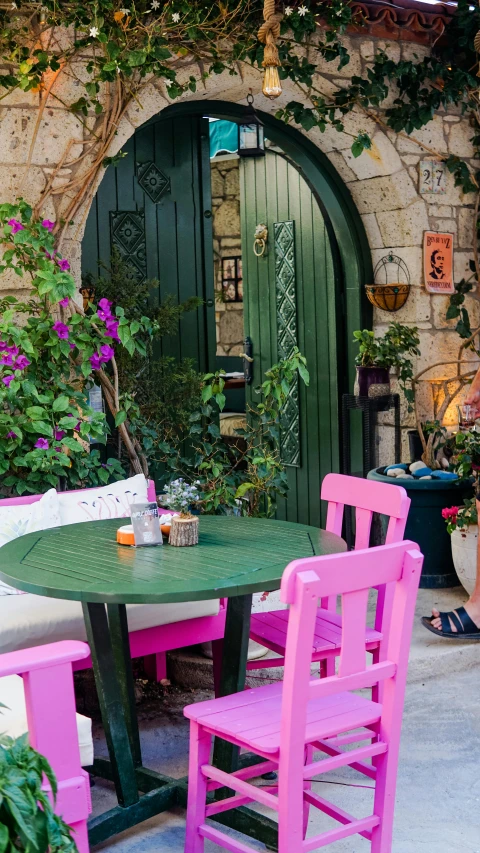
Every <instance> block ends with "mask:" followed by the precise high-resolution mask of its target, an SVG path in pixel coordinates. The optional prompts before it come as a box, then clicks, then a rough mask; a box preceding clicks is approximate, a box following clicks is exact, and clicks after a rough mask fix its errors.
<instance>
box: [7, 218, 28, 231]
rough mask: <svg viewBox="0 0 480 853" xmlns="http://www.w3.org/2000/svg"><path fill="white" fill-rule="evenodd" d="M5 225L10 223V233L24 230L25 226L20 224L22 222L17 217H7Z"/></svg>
mask: <svg viewBox="0 0 480 853" xmlns="http://www.w3.org/2000/svg"><path fill="white" fill-rule="evenodd" d="M7 225H10V227H11V229H12V234H16V233H17V232H18V231H24V230H25V226H24V225H22V223H21V222H19V221H18V219H9V220H8V222H7Z"/></svg>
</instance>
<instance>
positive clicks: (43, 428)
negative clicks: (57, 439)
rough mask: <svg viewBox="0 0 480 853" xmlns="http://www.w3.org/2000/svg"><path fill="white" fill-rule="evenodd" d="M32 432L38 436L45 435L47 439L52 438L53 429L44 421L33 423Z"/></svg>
mask: <svg viewBox="0 0 480 853" xmlns="http://www.w3.org/2000/svg"><path fill="white" fill-rule="evenodd" d="M33 426H34V428H35V429H34V432H35V433H38V434H39V435H46V436H47V437H48V438H51V437H52V436H53V429H52V427H51V426H50V424H47V423H45V421H35V422H34V424H33Z"/></svg>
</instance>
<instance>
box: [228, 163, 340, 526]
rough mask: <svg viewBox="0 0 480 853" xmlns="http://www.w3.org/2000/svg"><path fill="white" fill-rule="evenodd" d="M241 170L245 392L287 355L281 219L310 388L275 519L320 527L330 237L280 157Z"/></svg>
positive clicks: (327, 421)
mask: <svg viewBox="0 0 480 853" xmlns="http://www.w3.org/2000/svg"><path fill="white" fill-rule="evenodd" d="M240 176H241V217H242V258H243V268H244V304H245V329H246V334H248V335H250V337H251V338H252V341H253V355H254V359H255V360H254V380H253V383H252V386H250V388H249V389H248V390H247V395H248V401H249V402H250V403H251V404H254V403H255V399H256V397H255V395H254V391H253V389H254V387H255V386H256V385H258V384H259V383H260V382H261V381H262V378H263V374H264V373H265V370H267V369H268V368H269V367H270V366H271V365H272V364H273V363H274V362H275V361H277V360H278V358H281V357H282V356H283V355H284V354H285V351H286V343H285V341H286V340H287V339H288V340H289V344H288V346H290V345H291V343H292V340H291V335H287V336H285V335H284V334H283V332H284V329H283V327H282V323H281V322H280V332H279V316H278V302H277V293H278V281H277V277H278V257H279V256H278V251H277V252H276V251H275V231H276V230H277V233H278V224H279V223H287V222H293V223H294V226H293V228H294V231H295V241H294V264H293V265H294V267H295V275H294V278H295V288H294V290H295V303H296V328H295V337H296V339H297V341H298V347H299V349H300V350H301V352H302V353H303V354H304V355H305V356H306V358H307V362H308V368H309V371H310V386H309V388H308V389H306V388H305V387H304V386H303V384H302V383H300V385H299V389H298V391H299V393H298V416H299V424H300V428H299V434H298V439H299V447H298V457H297V460H296V463H297V464H298V467H293V466H292V465H288V467H287V476H288V483H289V493H288V498H287V500H286V501H280V502H279V506H278V512H277V517H278V518H282V519H287V520H289V521H298V522H302V523H309V524H312V525H319V524H320V522H321V507H320V499H319V495H320V486H321V481H322V479H323V477H324V476H325V474H327V473H328V472H329V471H335V470H338V467H339V447H338V442H339V440H338V375H337V346H338V342H337V334H336V328H337V299H338V287H337V282H336V279H335V267H334V262H333V254H332V244H331V237H330V235H329V232H328V230H327V223H326V221H325V217H324V214H323V213H322V210H321V207H320V204H319V203H318V202H317V199H316V197H315V195H314V194H313V193H312V190H311V188H310V186H309V184H308V183H307V181H306V180H305V178H304V177H303V175H302V174H301V172H300V171H299V169H298V168H296V167H295V165H293V164H292V162H290V161H289V160H288V159H287V158H286V157H284V156H282V155H280V154H278V153H275V152H272V151H268V152H267V154H266V156H265V157H264V158H255V159H253V158H252V159H250V158H245V159H244V160H242V161H241V164H240ZM260 223H264V224H266V225H267V227H268V229H269V239H268V243H267V251H266V253H265V255H264V256H263V257H261V258H256V257H255V255H254V252H253V234H254V231H255V227H256V225H257V224H260ZM275 223H277V229H276V228H275ZM330 233H331V229H330ZM276 262H277V264H276ZM276 267H277V269H276ZM276 273H277V277H276ZM290 289H291V288H290ZM290 313H291V314H293V312H292V311H291V312H290ZM292 459H293V457H290V460H287V461H292Z"/></svg>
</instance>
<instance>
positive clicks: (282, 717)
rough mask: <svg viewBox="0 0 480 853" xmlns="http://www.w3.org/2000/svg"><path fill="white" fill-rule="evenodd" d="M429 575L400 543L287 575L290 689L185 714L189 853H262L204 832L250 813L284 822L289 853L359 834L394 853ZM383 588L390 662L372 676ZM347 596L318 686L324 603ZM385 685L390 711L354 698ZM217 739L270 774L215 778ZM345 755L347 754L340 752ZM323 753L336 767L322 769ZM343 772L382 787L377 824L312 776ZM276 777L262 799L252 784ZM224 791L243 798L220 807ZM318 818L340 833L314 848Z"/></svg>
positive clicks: (282, 839) (313, 560)
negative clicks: (215, 848)
mask: <svg viewBox="0 0 480 853" xmlns="http://www.w3.org/2000/svg"><path fill="white" fill-rule="evenodd" d="M422 563H423V556H422V554H420V552H419V551H418V550H417V547H416V545H414V544H413V543H412V542H398V543H396V544H394V545H382V546H380V547H378V548H370V549H369V550H363V551H352V552H350V553H346V554H335V555H333V556H327V557H309V558H307V559H303V560H297V561H296V562H293V563H290V565H289V566H287V568H286V570H285V573H284V575H283V579H282V586H281V598H282V601H283V602H284V603H285V604H288V605H290V618H289V622H288V634H287V644H286V655H285V677H284V681H283V683H280V684H271V685H267V686H265V687H259V688H255V689H253V690H247V691H244V692H242V693H236V694H233V695H231V696H226V697H224V698H221V699H213V700H211V701H209V702H199V703H197V704H195V705H189V706H188V707H187V708H186V709H185V715H186V716H187V717H188V718H189V719H190V720H191V734H190V768H189V787H188V811H187V834H186V842H185V853H203V851H204V841H205V839H209V840H210V841H213V842H215V843H216V844H218V845H219V846H220V847H223V848H224V849H226V850H229V851H230V853H250V851H253V848H252V847H250V846H248V845H246V844H244V843H241V842H240V841H237V840H234V839H233V838H231V837H229V836H227V835H225V834H224V833H223V832H221V831H220V830H219V829H217V828H216V827H215V826H212V825H211V824H209V823H207V822H206V819H207V818H209V817H214V816H215V815H217V814H219V813H220V812H224V811H228V810H229V809H231V808H237V807H239V806H243V805H245V804H247V803H250V802H256V803H260V804H261V805H263V806H267V807H269V808H272V809H273V810H274V811H276V812H278V824H279V832H278V850H279V853H307V851H309V850H317V849H318V848H319V847H323V846H325V845H326V844H331V843H333V842H334V841H338V840H339V839H341V838H346V837H347V836H350V835H355V834H359V835H361V836H363V838H366V839H367V840H368V841H370V843H371V848H370V849H371V851H372V853H390V851H391V840H392V825H393V814H394V801H395V788H396V775H397V765H398V750H399V741H400V729H401V720H402V713H403V700H404V693H405V683H406V675H407V664H408V654H409V648H410V640H411V634H412V625H413V618H414V609H415V599H416V595H417V589H418V584H419V580H420V572H421V568H422ZM385 585H389V586H390V587H391V589H392V592H393V603H392V609H391V613H390V614H388V616H387V613H386V611H385V610H383V616H382V621H381V626H380V627H381V634H382V639H381V641H380V643H381V645H382V646H384V647H385V654H384V655H382V660H381V661H379V662H377V663H372V664H371V665H370V666H366V663H365V661H366V655H365V651H366V645H367V643H366V636H365V621H366V614H367V604H368V596H369V590H370V588H371V587H383V586H385ZM337 595H341V597H342V610H343V614H344V620H343V623H342V642H341V654H340V661H339V670H338V674H337V675H331V676H330V677H327V678H324V679H318V678H314V679H311V675H310V650H311V647H312V643H313V636H314V632H315V623H316V619H317V599H319V598H320V599H322V598H331V597H332V596H337ZM380 682H382V683H383V691H382V695H383V700H382V703H378V702H374V701H372V700H371V699H368V698H365V697H363V696H359V695H358V694H357V693H355V692H353V691H358V690H361V689H363V688H371V687H373V686H374V685H378V684H379V683H380ZM354 730H356V731H354ZM359 730H360V731H359ZM214 735H218V736H219V737H221V738H223V739H225V740H227V741H229V742H230V743H232V744H235V745H236V746H239V747H240V748H244V749H248V750H250V751H253V752H254V753H255V754H256V755H257V756H260V757H261V758H263V759H264V760H263V762H262V763H260V764H257V765H255V766H253V767H248V768H244V769H242V770H239V771H236V772H234V773H226V772H224V771H222V770H219V769H218V768H216V767H213V766H212V765H211V764H210V763H209V762H210V749H211V741H212V736H214ZM365 741H367V743H366V745H365V743H363V745H362V742H365ZM354 744H357V745H356V746H354ZM343 745H348V748H347V749H346V750H342V749H341V747H342V746H343ZM314 751H319V752H322V753H325V754H326V755H327V756H328V757H326V758H323V759H322V760H320V761H314ZM367 759H371V761H368V760H367ZM345 766H351V767H352V769H354V770H356V771H358V772H360V773H362V774H364V775H365V776H367V777H368V778H369V779H372V780H373V781H374V783H375V798H374V807H373V814H371V815H368V816H367V817H362V818H355V817H352V815H351V814H348V813H347V812H345V811H344V810H343V809H341V808H339V807H338V806H336V805H333V804H332V803H330V802H329V801H328V800H326V799H324V798H323V797H322V796H320V795H318V794H317V793H315V792H314V791H313V790H312V780H313V777H314V776H316V775H318V774H322V776H323V774H325V773H326V772H328V771H330V770H336V769H337V768H339V767H345ZM271 771H275V772H278V783H277V784H275V785H271V786H267V787H265V786H263V785H262V786H261V787H257V786H256V785H252V784H251V783H250V782H248V781H247V780H249V779H252V778H254V777H258V776H260V774H264V773H267V772H271ZM223 787H226V788H228V789H231V790H233V791H234V792H235V793H234V795H233V796H230V797H228V799H219V800H213V799H212V798H211V797H208V794H209V793H211V792H213V791H215V790H216V789H218V788H223ZM207 798H208V803H207ZM310 806H315V807H316V808H317V809H319V810H320V811H321V812H323V813H324V814H326V815H328V816H329V817H331V818H334V819H335V820H336V821H338V823H339V824H340V826H339V828H337V829H331V830H329V831H326V832H323V833H322V834H320V835H316V836H315V837H313V838H312V837H311V838H308V839H307V838H306V834H307V826H308V813H309V807H310ZM352 849H353V848H352Z"/></svg>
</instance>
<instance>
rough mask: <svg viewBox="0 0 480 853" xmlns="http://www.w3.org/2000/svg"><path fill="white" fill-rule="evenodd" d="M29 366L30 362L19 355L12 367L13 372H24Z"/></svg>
mask: <svg viewBox="0 0 480 853" xmlns="http://www.w3.org/2000/svg"><path fill="white" fill-rule="evenodd" d="M29 364H31V361H29V360H28V358H27V356H26V355H19V356H18V358H17V360H16V362H15V364H14V365H13V366H14V368H15V370H25V368H26V367H28V365H29Z"/></svg>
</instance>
